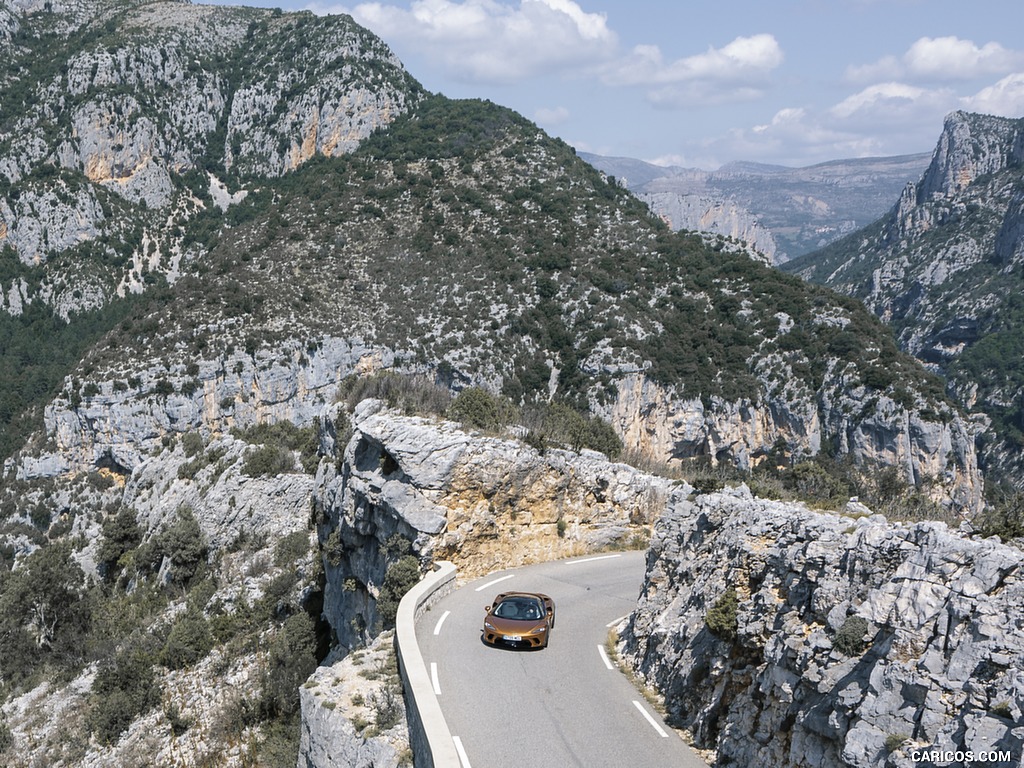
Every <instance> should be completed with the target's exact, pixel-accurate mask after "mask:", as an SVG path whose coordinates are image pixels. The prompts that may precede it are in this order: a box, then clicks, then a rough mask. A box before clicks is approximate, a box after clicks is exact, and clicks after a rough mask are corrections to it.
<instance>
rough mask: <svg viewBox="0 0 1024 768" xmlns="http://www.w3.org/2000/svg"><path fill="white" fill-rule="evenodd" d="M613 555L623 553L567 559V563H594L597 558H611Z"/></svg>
mask: <svg viewBox="0 0 1024 768" xmlns="http://www.w3.org/2000/svg"><path fill="white" fill-rule="evenodd" d="M613 557H622V555H598V556H597V557H587V558H584V559H583V560H566V561H565V564H566V565H579V564H580V563H592V562H594V561H595V560H611V559H612V558H613Z"/></svg>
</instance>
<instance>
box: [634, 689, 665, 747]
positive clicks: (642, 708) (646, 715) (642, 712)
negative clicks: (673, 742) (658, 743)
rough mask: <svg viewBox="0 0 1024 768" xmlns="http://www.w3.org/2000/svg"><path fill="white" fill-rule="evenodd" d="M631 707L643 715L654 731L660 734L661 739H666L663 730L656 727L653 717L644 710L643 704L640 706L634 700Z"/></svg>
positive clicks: (656, 722) (658, 726)
mask: <svg viewBox="0 0 1024 768" xmlns="http://www.w3.org/2000/svg"><path fill="white" fill-rule="evenodd" d="M633 705H634V706H635V707H636V708H637V709H639V710H640V714H641V715H643V716H644V717H645V718H647V722H648V723H650V724H651V726H652V727H653V728H654V730H656V731H657V732H658V733H660V734H661V738H663V739H667V738H668V734H667V733H665V729H664V728H662V727H661V726H660V725H658V721H657V720H655V719H654V718H653V717H651V713H650V712H648V711H647V710H646V709H644V706H643V704H641V703H640V702H639V701H636V700H635V699H634V701H633Z"/></svg>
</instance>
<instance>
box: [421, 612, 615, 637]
mask: <svg viewBox="0 0 1024 768" xmlns="http://www.w3.org/2000/svg"><path fill="white" fill-rule="evenodd" d="M628 618H629V614H628V613H627V614H626V615H625V616H619V618H617V619H616V620H615V621H609V622H608V623H607V624H605V625H604V628H605V629H611V628H612V627H614V626H615V625H616V624H618V623H619V622H621V621H625V620H626V619H628ZM434 634H435V635H436V634H437V633H436V632H435V633H434Z"/></svg>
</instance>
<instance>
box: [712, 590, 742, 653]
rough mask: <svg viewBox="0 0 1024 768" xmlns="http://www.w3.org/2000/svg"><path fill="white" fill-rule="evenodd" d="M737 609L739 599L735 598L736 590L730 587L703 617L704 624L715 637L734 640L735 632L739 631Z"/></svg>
mask: <svg viewBox="0 0 1024 768" xmlns="http://www.w3.org/2000/svg"><path fill="white" fill-rule="evenodd" d="M738 609H739V599H738V598H737V596H736V588H735V587H732V586H730V587H729V588H728V589H726V590H725V592H723V593H722V596H721V597H719V598H718V600H716V601H715V604H714V605H713V606H711V608H710V609H709V610H708V612H707V613H706V614H705V615H704V623H705V624H706V625H707V628H708V629H709V630H711V632H712V633H713V634H714V635H715V636H716V637H720V638H721V639H723V640H729V641H732V640H735V639H736V630H737V629H739V620H738V618H737V610H738Z"/></svg>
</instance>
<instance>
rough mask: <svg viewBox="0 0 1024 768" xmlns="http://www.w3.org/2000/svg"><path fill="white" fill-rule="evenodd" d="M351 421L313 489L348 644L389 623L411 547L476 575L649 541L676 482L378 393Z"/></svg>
mask: <svg viewBox="0 0 1024 768" xmlns="http://www.w3.org/2000/svg"><path fill="white" fill-rule="evenodd" d="M324 423H325V424H331V423H332V420H331V419H329V418H324ZM353 429H354V432H353V434H352V436H351V438H350V439H349V441H348V443H347V445H346V447H345V449H344V460H343V462H342V463H341V464H340V466H335V465H331V464H329V463H327V462H324V463H323V464H321V467H320V472H319V474H318V476H317V491H316V495H315V497H314V503H315V515H316V519H317V522H318V533H319V538H320V542H321V546H322V548H323V550H324V553H325V555H324V557H325V569H326V574H327V582H326V588H325V600H324V606H325V607H324V613H325V615H326V616H327V617H328V619H329V621H330V622H331V625H332V626H333V627H334V628H335V631H336V632H337V634H338V638H339V642H340V643H341V644H342V645H348V646H352V645H356V644H358V643H360V642H364V641H365V640H366V639H367V637H368V634H367V633H371V634H372V633H374V632H375V628H377V627H379V626H380V623H381V622H380V609H379V606H378V604H377V599H378V597H379V595H380V591H381V588H382V586H383V584H384V581H385V579H386V577H387V572H388V569H389V568H390V567H391V566H393V565H394V564H395V563H396V562H397V561H398V560H399V559H400V558H401V557H402V556H403V555H404V554H412V555H413V556H415V557H417V558H418V559H419V560H420V561H421V562H423V563H429V562H431V561H432V560H434V559H437V560H450V561H452V562H454V563H456V564H457V566H458V568H459V575H460V577H465V578H472V577H475V576H479V575H482V574H486V573H488V572H490V571H493V570H496V569H500V568H508V567H514V566H517V565H524V564H526V563H532V562H542V561H545V560H552V559H557V558H559V557H569V556H571V555H577V554H583V553H586V552H592V551H595V550H601V549H605V548H608V547H632V548H635V547H639V546H644V545H646V542H647V538H648V536H649V534H650V527H651V525H652V524H653V522H654V520H655V519H656V517H657V516H658V514H660V512H661V510H662V509H663V508H664V504H665V499H666V498H667V496H668V493H669V491H670V489H671V488H672V486H673V483H672V482H671V481H669V480H666V479H664V478H658V477H654V476H651V475H648V474H645V473H643V472H640V471H638V470H636V469H634V468H633V467H630V466H627V465H625V464H615V463H611V462H609V461H608V460H607V459H606V458H605V457H604V456H601V455H600V454H597V453H594V452H587V453H584V454H583V455H578V454H574V453H571V452H568V451H563V450H555V449H549V450H547V451H544V452H543V454H542V453H540V452H538V451H537V450H536V449H534V448H531V447H529V446H527V445H525V444H524V443H521V442H519V441H517V440H509V439H499V438H494V437H485V436H481V435H473V434H469V433H467V432H465V431H463V430H461V429H459V428H458V426H457V425H456V424H453V423H451V422H443V421H437V420H433V419H428V418H423V417H402V416H400V415H397V414H395V413H394V412H392V411H389V410H388V409H387V408H385V407H384V405H383V404H382V403H381V402H380V401H377V400H367V401H364V402H363V403H362V404H361V405H360V406H359V407H358V408H357V409H356V412H355V414H354V416H353ZM329 431H330V430H329V429H328V432H329ZM326 439H327V444H328V445H331V441H332V440H333V439H334V438H333V437H330V436H329V437H328V438H326ZM402 541H404V542H406V543H408V544H410V545H411V546H409V547H408V548H407V547H406V546H405V545H401V544H400V543H399V542H402Z"/></svg>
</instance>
